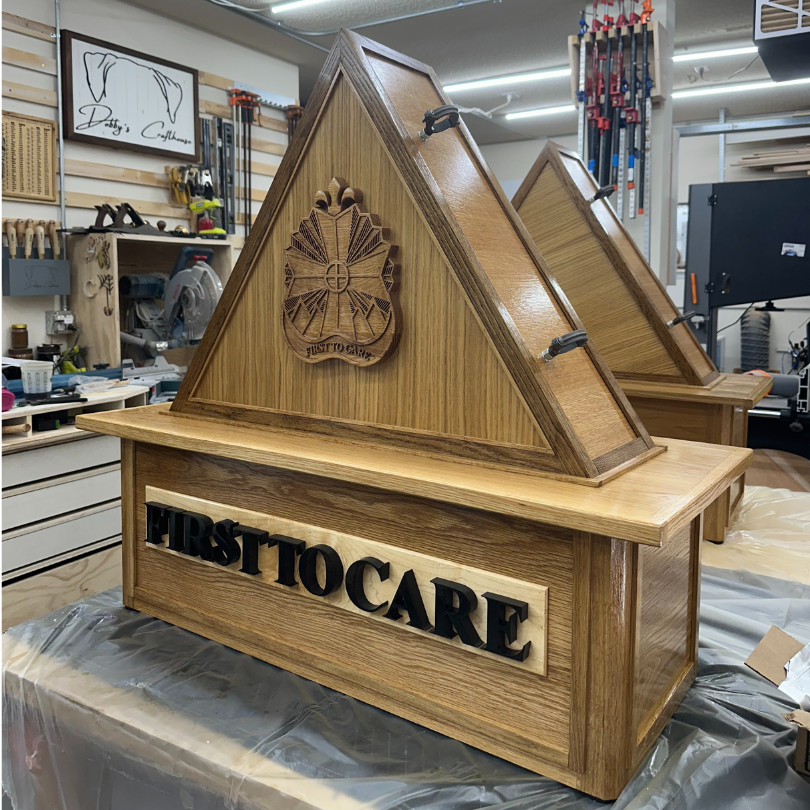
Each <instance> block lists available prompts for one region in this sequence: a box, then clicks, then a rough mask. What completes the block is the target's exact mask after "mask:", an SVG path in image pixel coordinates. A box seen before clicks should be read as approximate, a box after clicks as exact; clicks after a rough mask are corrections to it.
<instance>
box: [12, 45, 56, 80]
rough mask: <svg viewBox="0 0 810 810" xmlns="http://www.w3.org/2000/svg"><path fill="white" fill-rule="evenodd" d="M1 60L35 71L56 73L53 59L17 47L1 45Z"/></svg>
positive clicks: (53, 74)
mask: <svg viewBox="0 0 810 810" xmlns="http://www.w3.org/2000/svg"><path fill="white" fill-rule="evenodd" d="M3 62H4V63H5V64H6V65H14V66H15V67H21V68H26V69H27V70H35V71H37V73H48V74H50V75H52V76H55V75H56V60H55V59H50V58H48V57H46V56H40V55H39V54H36V53H29V52H28V51H21V50H18V49H17V48H9V47H8V46H5V45H4V46H3Z"/></svg>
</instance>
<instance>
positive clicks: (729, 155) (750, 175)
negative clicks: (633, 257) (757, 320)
mask: <svg viewBox="0 0 810 810" xmlns="http://www.w3.org/2000/svg"><path fill="white" fill-rule="evenodd" d="M793 134H794V136H795V135H799V136H802V137H803V138H804V142H807V141H810V129H809V130H807V131H805V130H804V129H802V130H800V131H794V132H793ZM780 136H784V133H783V132H782V133H780V132H763V133H756V134H750V135H745V134H735V135H729V136H727V137H726V171H725V181H726V182H732V181H747V180H764V179H773V178H774V177H775V175H774V173H773V172H772V171H770V172H769V171H752V170H751V169H746V168H742V167H736V166H732V165H731V164H732V163H736V162H738V161H739V160H740V158H741V157H742V156H743V155H750V154H751V153H752V152H758V151H766V150H768V149H778V148H780V146H784V145H785V143H786V141H784V140H780ZM754 138H756V139H757V140H753V139H754ZM552 140H554V141H555V142H556V143H559V144H560V145H561V146H565V147H567V148H569V149H573V150H576V148H577V136H576V134H573V135H564V136H557V137H555V138H553V139H552ZM789 142H792V143H797V142H798V143H801V142H802V141H801V140H798V141H797V140H795V139H794V140H792V141H789ZM546 143H547V141H546V140H545V139H544V140H539V139H538V140H531V141H518V142H517V143H503V144H491V145H488V146H482V147H481V152H482V153H483V155H484V158H485V159H486V161H487V162H488V163H489V165H490V167H491V168H492V171H493V172H494V173H495V176H496V177H497V178H498V180H499V182H500V183H501V185H502V186H503V188H504V190H505V191H506V194H507V196H508V197H510V199H511V197H513V196H514V194H515V192H516V191H517V189H518V187H519V186H520V184H521V183H522V182H523V178H524V177H525V176H526V174H527V172H528V171H529V169H530V168H531V166H532V164H533V163H534V161H535V160H536V159H537V156H538V155H539V154H540V152H541V151H542V149H543V147H544V146H545V144H546ZM719 149H720V147H719V139H718V137H717V136H716V135H707V136H700V137H689V138H681V139H680V147H679V154H678V164H677V165H678V185H677V200H678V202H679V203H686V202H688V201H689V186H690V185H691V184H695V183H717V182H719V181H720V161H719ZM798 176H801V175H796V174H780V175H779V177H798ZM663 275H664V274H663V273H662V276H663ZM664 277H665V276H664ZM683 285H684V271H683V270H678V271H677V273H676V283H675V284H674V285H671V286H668V287H667V291H668V292H669V294H670V296H671V297H672V299H673V301H674V302H675V303H676V304H677V305H678V306H679V307H681V308H682V306H683V293H684V290H683ZM777 306H778V307H780V308H783V309H784V310H785V311H784V312H773V313H771V365H770V367H771V369H772V370H775V371H779V370H780V368H781V363H782V353H783V352H786V351H787V350H788V348H789V344H788V335H789V334H790V333H791V332H793V335H792V340H793V342H794V343H795V342H796V340H797V339H799V338H801V337H802V336H803V335H804V327H803V326H801V324H802V322H803V321H804V320H805V319H806V318H807V317H808V316H810V297H804V298H792V299H787V300H784V301H780V302H778V303H777ZM744 309H745V306H744V305H743V306H739V307H725V308H723V309H721V310H720V313H719V316H718V325H719V328H721V329H722V328H723V327H724V326H729V325H730V324H731V323H733V322H734V321H736V320H737V318H739V317H740V315H741V313H742V311H743V310H744ZM799 327H801V328H799ZM723 335H724V337H725V353H724V366H723V368H722V369H721V370H722V371H728V372H730V371H733V370H734V369H735V368H739V365H740V327H739V325H737V326H731V327H730V328H728V329H726V330H725V331H724V332H723ZM786 363H787V361H786ZM786 368H787V366H786Z"/></svg>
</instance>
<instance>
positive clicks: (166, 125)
mask: <svg viewBox="0 0 810 810" xmlns="http://www.w3.org/2000/svg"><path fill="white" fill-rule="evenodd" d="M62 81H63V88H62V89H63V94H64V101H65V104H64V109H65V113H64V119H65V120H64V126H65V137H66V138H69V139H71V140H75V141H84V142H85V143H93V144H97V145H99V146H113V147H116V148H119V149H130V150H133V151H136V152H149V153H152V154H155V155H162V156H164V157H172V158H179V159H181V160H185V161H189V162H196V161H198V160H199V141H200V138H199V127H200V117H199V97H198V90H197V71H196V70H194V69H192V68H187V67H183V65H177V64H175V63H174V62H167V61H166V60H165V59H158V58H157V57H154V56H148V55H146V54H143V53H138V52H137V51H132V50H130V49H129V48H124V47H121V46H120V45H114V44H112V43H109V42H102V41H101V40H99V39H93V38H92V37H86V36H84V35H83V34H76V33H74V32H71V31H62Z"/></svg>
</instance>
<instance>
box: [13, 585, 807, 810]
mask: <svg viewBox="0 0 810 810" xmlns="http://www.w3.org/2000/svg"><path fill="white" fill-rule="evenodd" d="M808 596H810V593H808V588H807V587H806V586H804V585H801V584H798V583H791V582H786V581H782V580H777V579H771V578H766V577H760V576H756V575H752V574H748V573H742V572H731V571H722V570H719V569H708V570H706V571H704V576H703V582H702V614H701V627H700V655H699V672H698V677H697V680H696V681H695V684H694V685H693V687H692V688H691V689H690V691H689V692H688V694H687V696H686V698H685V699H684V701H683V703H682V704H681V706H680V708H679V709H678V711H677V713H676V715H675V717H674V719H673V720H672V721H671V722H670V723H669V725H668V726H667V727H666V729H665V731H664V732H663V734H662V735H661V737H660V738H659V740H658V742H657V743H656V745H655V746H654V748H653V749H652V751H651V752H650V754H649V756H648V757H647V759H646V761H645V762H644V763H643V765H642V766H641V768H640V769H639V770H638V772H637V773H636V775H635V776H634V777H633V779H632V781H631V782H630V784H629V785H628V786H627V788H626V789H625V791H624V792H623V793H622V795H621V797H620V798H619V799H618V800H617V801H616V803H615V805H614V807H616V808H661V809H662V810H663V808H679V809H680V808H684V810H687V809H688V808H712V809H713V810H716V808H721V807H722V808H725V809H726V810H738V809H739V810H743V809H745V810H751V809H752V808H797V810H798V809H799V808H801V809H802V810H806V809H807V808H808V807H810V781H808V780H805V779H804V778H803V777H801V776H799V775H798V774H797V773H796V772H795V771H794V770H793V768H792V765H791V763H792V755H793V747H794V743H795V737H796V734H795V730H794V728H793V727H792V726H791V725H790V724H788V723H787V722H786V721H785V720H784V719H783V715H784V714H785V713H786V712H787V711H790V710H791V709H792V708H794V704H793V703H792V702H791V701H790V700H789V699H788V698H787V697H786V696H785V695H783V694H782V693H781V692H779V690H778V689H777V688H776V687H775V686H773V685H771V684H770V683H768V682H767V681H766V680H765V679H764V678H762V677H760V676H759V675H757V674H756V673H754V672H753V671H752V670H750V669H748V668H747V667H746V666H744V664H743V661H744V659H745V658H746V656H747V655H748V653H749V652H750V651H751V650H752V649H753V648H754V646H756V644H757V642H758V641H759V640H760V638H761V637H762V636H763V635H764V634H765V632H766V631H767V629H768V628H769V627H770V625H771V624H775V625H777V626H779V627H781V628H783V629H785V630H786V631H787V632H788V633H790V634H791V635H793V636H795V637H796V638H797V639H799V640H802V641H805V642H806V641H808V640H810V599H808ZM3 646H4V650H3V654H4V666H3V682H4V690H5V700H4V710H3V711H4V717H3V719H4V724H3V725H4V730H3V754H4V774H3V780H4V787H5V790H6V792H7V793H8V795H9V797H10V799H11V802H12V805H13V807H14V808H16V809H17V810H40V808H42V810H170V809H171V810H181V809H182V810H220V809H223V808H228V810H236V809H237V808H238V810H242V808H259V807H262V808H273V810H276V808H295V810H302V808H312V807H317V808H323V809H324V810H341V809H342V808H348V809H349V810H359V808H378V809H379V810H395V809H396V810H406V808H407V810H417V809H418V808H424V809H425V810H427V808H430V810H444V809H445V808H447V809H448V810H449V808H453V810H483V808H494V807H497V808H499V809H500V810H542V809H543V808H554V810H568V809H569V808H570V809H571V810H585V809H586V808H597V807H599V808H601V807H606V806H608V805H606V804H605V803H603V802H599V801H597V800H595V799H593V798H591V797H588V796H585V795H584V794H582V793H579V792H577V791H575V790H572V789H570V788H567V787H564V786H562V785H560V784H559V783H557V782H554V781H552V780H550V779H545V778H543V777H540V776H537V775H536V774H533V773H531V772H529V771H526V770H523V769H521V768H519V767H517V766H514V765H511V764H509V763H507V762H505V761H503V760H500V759H498V758H496V757H493V756H490V755H488V754H485V753H483V752H481V751H478V750H476V749H474V748H471V747H469V746H466V745H463V744H462V743H459V742H456V741H454V740H452V739H450V738H448V737H443V736H442V735H440V734H436V733H434V732H432V731H428V730H426V729H424V728H422V727H420V726H417V725H415V724H413V723H409V722H408V721H405V720H402V719H400V718H398V717H395V716H393V715H391V714H388V713H387V712H384V711H381V710H379V709H375V708H373V707H371V706H368V705H366V704H364V703H361V702H359V701H357V700H353V699H352V698H348V697H346V696H344V695H342V694H340V693H338V692H335V691H333V690H330V689H326V688H324V687H321V686H319V685H317V684H315V683H313V682H311V681H308V680H305V679H304V678H300V677H297V676H295V675H291V674H289V673H287V672H285V671H283V670H281V669H278V668H276V667H273V666H271V665H269V664H265V663H262V662H260V661H257V660H255V659H253V658H251V657H249V656H247V655H243V654H241V653H238V652H235V651H233V650H230V649H227V648H225V647H222V646H221V645H219V644H216V643H214V642H211V641H207V640H206V639H203V638H201V637H199V636H196V635H194V634H192V633H188V632H186V631H183V630H180V629H178V628H176V627H173V626H171V625H169V624H166V623H164V622H161V621H158V620H156V619H153V618H150V617H149V616H146V615H144V614H141V613H137V612H134V611H129V610H127V609H125V608H123V607H122V605H121V597H120V591H109V592H107V593H104V594H100V595H98V596H95V597H92V598H89V599H86V600H84V601H82V602H78V603H76V604H75V605H71V606H69V607H68V608H65V609H63V610H61V611H58V612H57V613H54V614H52V615H51V616H49V617H46V618H43V619H37V620H34V621H31V622H28V623H27V624H24V625H20V626H18V627H15V628H13V629H12V630H10V631H8V633H7V634H6V636H5V638H4V645H3Z"/></svg>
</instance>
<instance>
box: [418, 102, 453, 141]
mask: <svg viewBox="0 0 810 810" xmlns="http://www.w3.org/2000/svg"><path fill="white" fill-rule="evenodd" d="M458 122H459V117H458V107H456V106H455V105H453V104H443V105H442V106H441V107H436V109H435V110H427V111H426V112H425V117H424V118H423V119H422V123H423V124H424V125H425V128H424V129H422V130H420V131H419V137H420V138H421V139H422V140H423V141H427V139H428V138H429V137H430V136H431V135H433V133H435V132H444V131H445V130H446V129H452V128H453V127H457V126H458Z"/></svg>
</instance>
